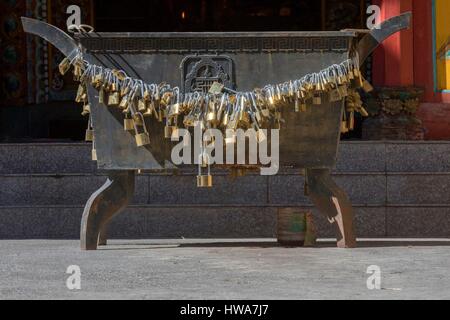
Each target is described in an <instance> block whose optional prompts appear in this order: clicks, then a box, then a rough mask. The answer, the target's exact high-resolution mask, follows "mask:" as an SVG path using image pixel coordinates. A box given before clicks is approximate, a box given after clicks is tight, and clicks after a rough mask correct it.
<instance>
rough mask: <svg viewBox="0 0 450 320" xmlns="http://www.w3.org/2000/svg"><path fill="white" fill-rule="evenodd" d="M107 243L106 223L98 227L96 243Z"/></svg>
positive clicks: (100, 244)
mask: <svg viewBox="0 0 450 320" xmlns="http://www.w3.org/2000/svg"><path fill="white" fill-rule="evenodd" d="M107 244H108V223H105V225H104V226H103V227H102V228H101V229H100V233H99V235H98V245H99V246H106V245H107Z"/></svg>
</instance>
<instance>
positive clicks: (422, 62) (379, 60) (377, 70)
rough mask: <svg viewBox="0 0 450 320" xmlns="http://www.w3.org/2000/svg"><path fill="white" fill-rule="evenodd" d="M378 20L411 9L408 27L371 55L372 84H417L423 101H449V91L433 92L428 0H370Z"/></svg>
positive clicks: (431, 38) (430, 21) (430, 7)
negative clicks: (374, 5) (421, 90)
mask: <svg viewBox="0 0 450 320" xmlns="http://www.w3.org/2000/svg"><path fill="white" fill-rule="evenodd" d="M372 3H373V4H376V5H379V6H380V8H381V16H382V20H386V19H389V18H391V17H393V16H396V15H399V14H401V13H404V12H407V11H412V12H413V21H412V27H411V29H410V30H404V31H402V32H400V33H397V34H395V35H393V36H391V37H390V38H389V39H387V40H386V41H385V42H384V43H383V44H382V45H381V46H380V47H379V48H378V49H377V50H376V51H375V53H374V56H373V83H374V84H375V85H376V86H412V85H414V86H418V87H423V88H424V89H425V94H424V97H423V100H424V102H450V94H447V93H435V92H434V78H433V77H434V74H433V29H432V28H433V27H432V23H433V12H432V0H373V1H372Z"/></svg>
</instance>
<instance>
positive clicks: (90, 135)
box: [84, 116, 94, 142]
mask: <svg viewBox="0 0 450 320" xmlns="http://www.w3.org/2000/svg"><path fill="white" fill-rule="evenodd" d="M84 140H85V141H87V142H91V141H94V128H93V127H92V120H91V117H90V116H89V120H88V127H87V129H86V134H85V137H84Z"/></svg>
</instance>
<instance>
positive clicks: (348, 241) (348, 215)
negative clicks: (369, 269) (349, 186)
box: [307, 169, 356, 248]
mask: <svg viewBox="0 0 450 320" xmlns="http://www.w3.org/2000/svg"><path fill="white" fill-rule="evenodd" d="M307 179H308V186H309V197H310V199H311V201H312V202H313V203H314V205H315V206H316V207H317V208H318V209H319V210H320V211H321V212H322V213H324V214H326V216H327V217H328V221H329V222H330V223H332V224H334V225H335V227H336V232H337V246H338V247H339V248H354V247H356V237H355V233H354V227H353V217H354V215H353V208H352V204H351V203H350V200H349V199H348V197H347V195H346V193H345V191H344V190H342V189H341V188H340V187H338V185H337V184H336V183H335V182H334V181H333V179H332V178H331V171H330V170H329V169H307Z"/></svg>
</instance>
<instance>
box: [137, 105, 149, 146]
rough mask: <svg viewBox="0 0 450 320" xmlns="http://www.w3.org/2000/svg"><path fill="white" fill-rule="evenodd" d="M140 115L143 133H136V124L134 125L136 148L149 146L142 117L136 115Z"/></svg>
mask: <svg viewBox="0 0 450 320" xmlns="http://www.w3.org/2000/svg"><path fill="white" fill-rule="evenodd" d="M138 115H140V117H141V120H142V123H143V126H142V128H143V132H142V133H138V127H137V125H136V123H135V124H134V130H135V131H136V135H135V136H134V138H135V140H136V145H137V146H138V147H143V146H146V145H149V144H150V135H149V134H148V131H147V127H146V126H145V121H144V116H143V115H142V114H141V113H138Z"/></svg>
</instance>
